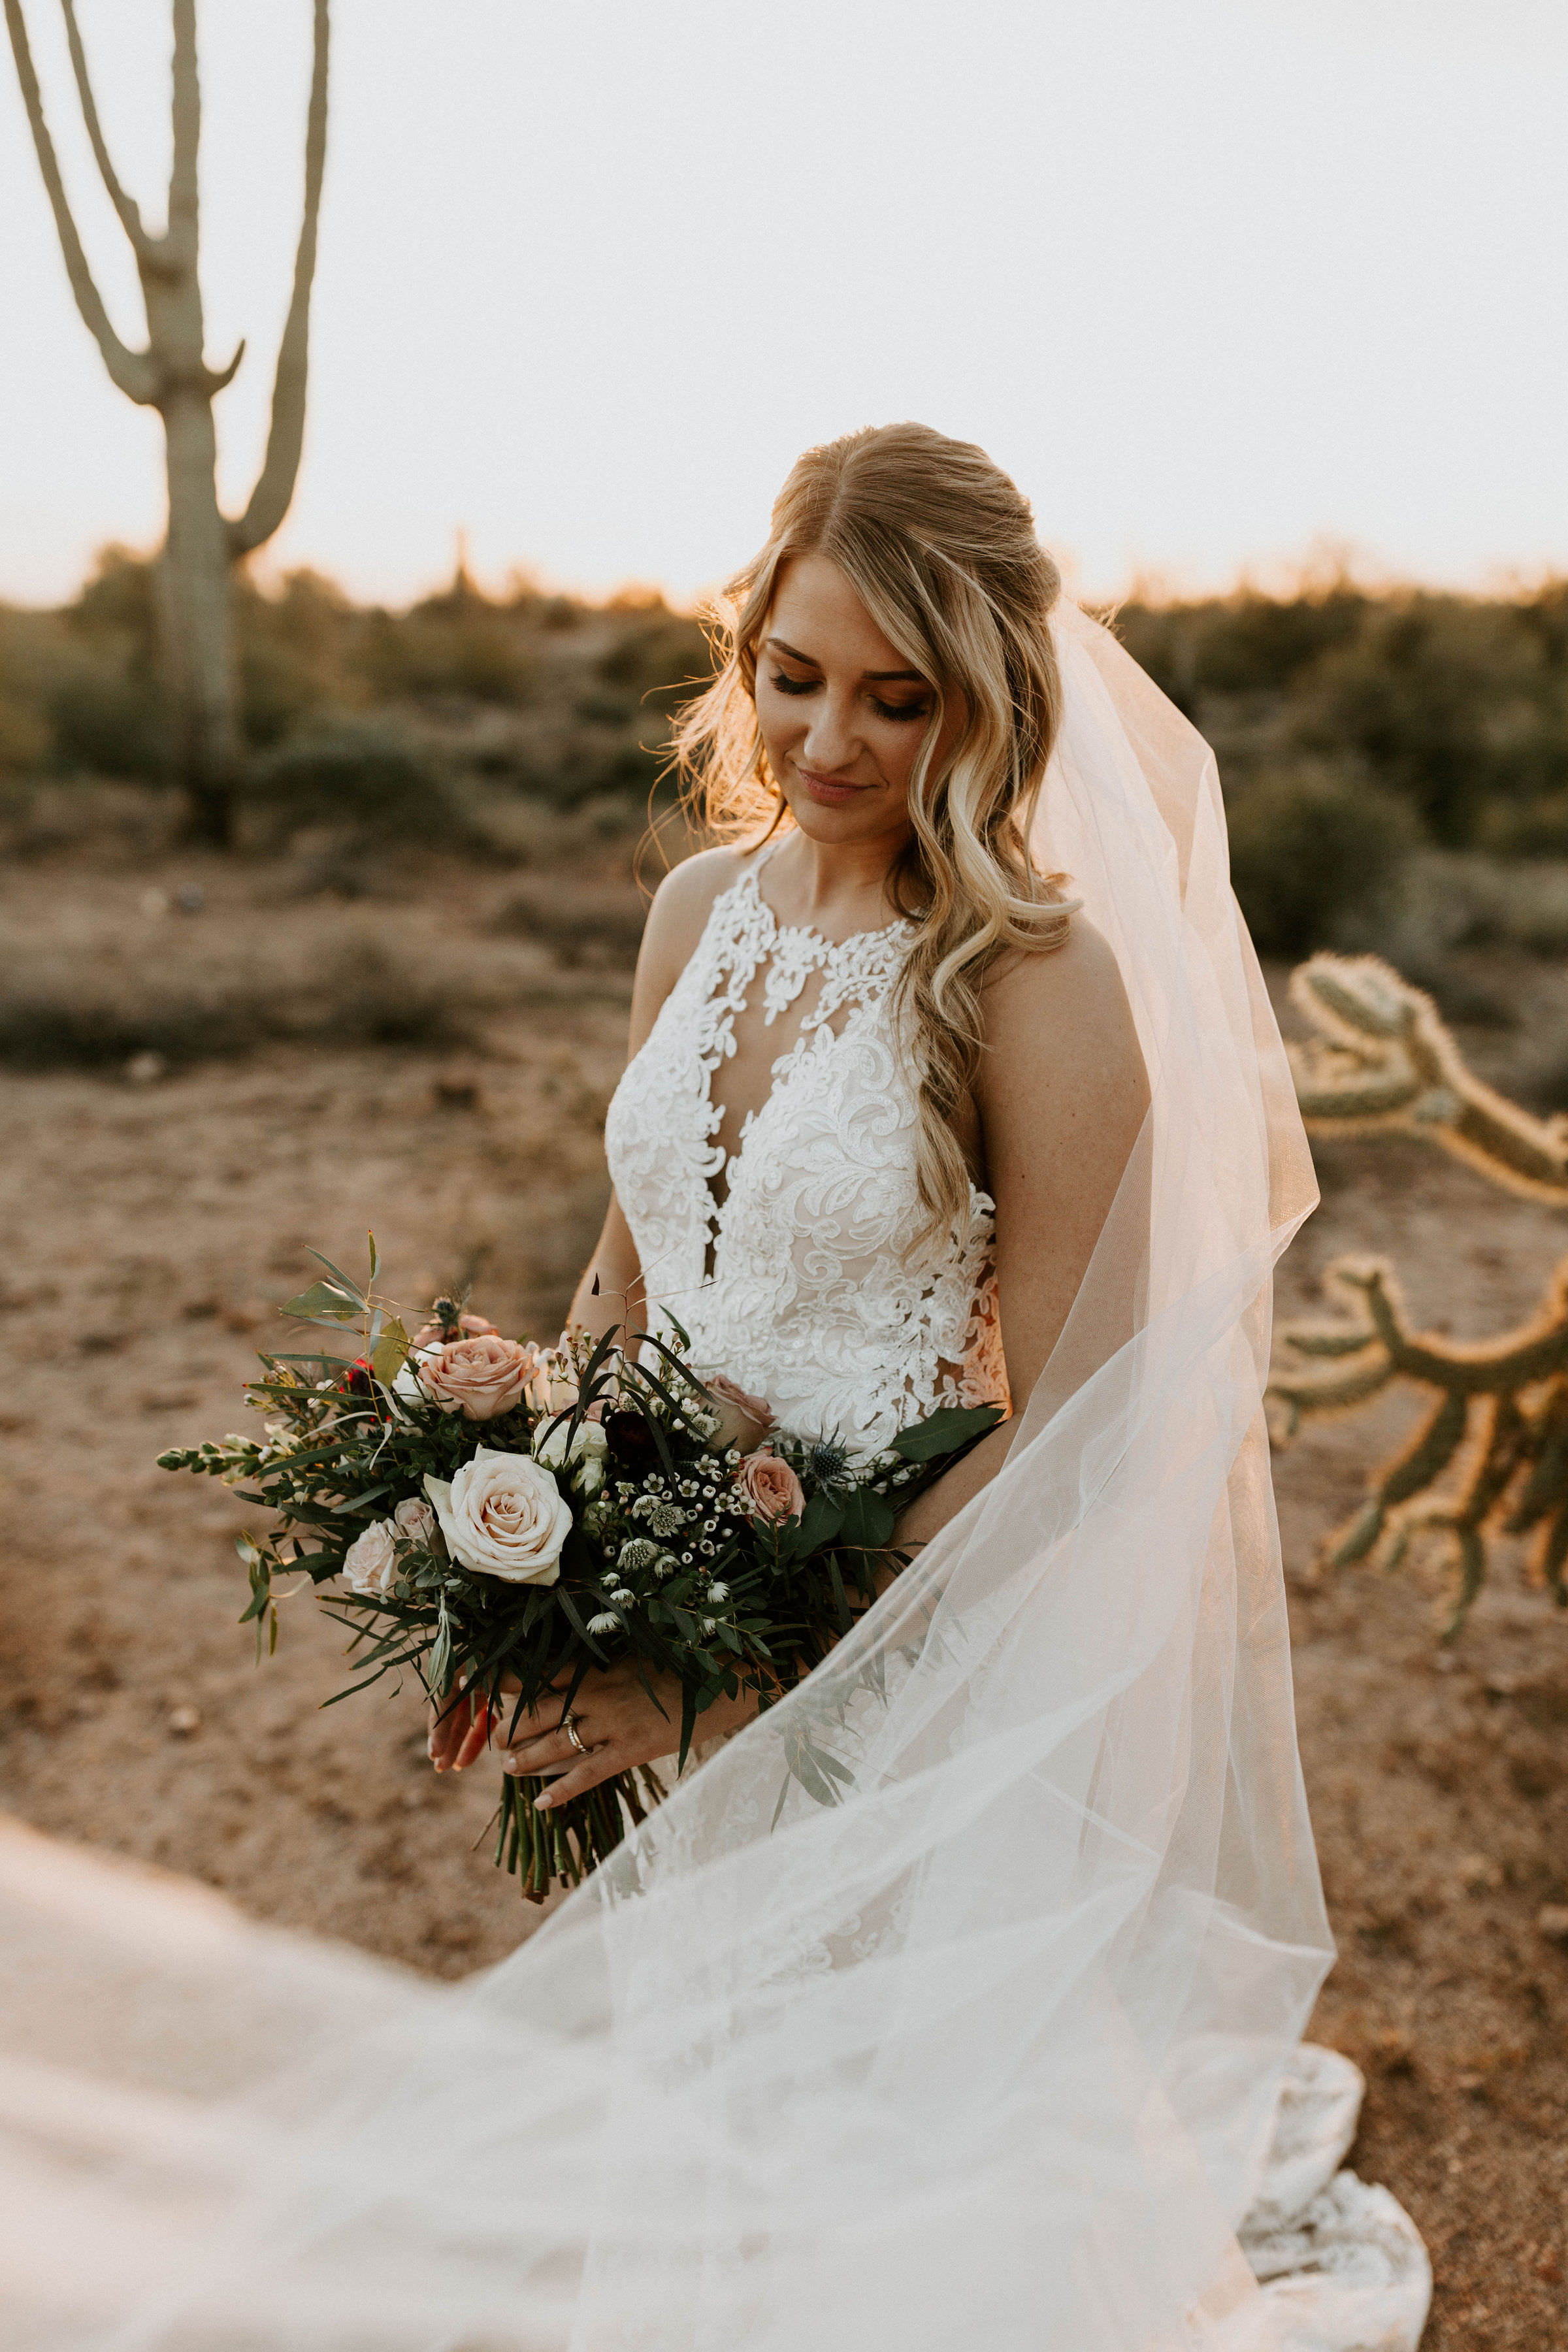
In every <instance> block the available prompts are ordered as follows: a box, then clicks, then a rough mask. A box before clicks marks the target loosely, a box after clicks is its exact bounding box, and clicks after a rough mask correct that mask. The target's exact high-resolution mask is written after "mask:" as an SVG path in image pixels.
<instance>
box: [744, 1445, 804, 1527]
mask: <svg viewBox="0 0 1568 2352" xmlns="http://www.w3.org/2000/svg"><path fill="white" fill-rule="evenodd" d="M735 1487H736V1491H737V1493H738V1494H739V1496H740V1498H741V1508H742V1510H743V1511H744V1512H746V1514H747V1515H748V1517H751V1518H753V1519H798V1518H799V1517H800V1515H801V1513H802V1512H803V1511H804V1510H805V1495H804V1493H803V1492H802V1491H801V1484H800V1480H799V1479H798V1478H797V1477H796V1476H795V1472H794V1471H793V1470H792V1469H791V1468H790V1466H789V1464H788V1463H787V1462H781V1461H780V1460H779V1457H778V1455H777V1454H773V1453H770V1452H769V1451H768V1449H767V1447H766V1446H763V1447H762V1448H761V1449H760V1450H759V1451H758V1452H757V1453H755V1454H747V1456H746V1458H745V1460H744V1461H743V1462H742V1465H741V1466H740V1468H739V1469H738V1470H737V1471H736V1473H735Z"/></svg>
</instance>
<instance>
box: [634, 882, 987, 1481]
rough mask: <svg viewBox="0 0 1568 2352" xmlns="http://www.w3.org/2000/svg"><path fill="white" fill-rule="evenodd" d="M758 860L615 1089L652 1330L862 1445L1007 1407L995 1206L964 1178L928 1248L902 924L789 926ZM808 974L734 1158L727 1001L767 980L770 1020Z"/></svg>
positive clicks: (785, 1418)
mask: <svg viewBox="0 0 1568 2352" xmlns="http://www.w3.org/2000/svg"><path fill="white" fill-rule="evenodd" d="M766 855H767V853H766V852H764V853H763V857H764V858H765V856H766ZM762 864H763V858H758V859H754V860H753V861H752V863H751V864H750V865H749V866H747V868H746V870H745V872H744V873H743V874H742V877H741V878H740V880H739V881H737V882H735V883H734V884H732V885H731V887H730V888H729V889H728V890H725V891H724V892H723V893H722V894H721V896H720V898H717V899H716V900H715V902H714V905H713V908H712V911H711V912H710V915H709V918H708V922H707V926H706V928H705V929H704V931H703V933H702V937H701V939H700V941H699V943H698V946H697V949H696V951H695V953H694V954H693V955H692V957H691V960H690V961H689V963H688V964H687V966H686V969H685V970H684V971H683V972H682V973H681V975H680V978H679V980H678V981H677V982H676V984H675V986H674V988H673V989H672V990H671V991H670V993H669V995H668V997H667V998H666V1000H665V1003H664V1004H663V1006H662V1007H661V1009H660V1011H659V1014H658V1020H657V1021H656V1022H655V1024H654V1026H653V1029H652V1032H651V1034H649V1036H648V1039H647V1043H646V1045H644V1046H643V1047H642V1050H641V1051H640V1053H638V1054H637V1055H636V1056H635V1057H634V1058H633V1060H632V1061H631V1063H630V1064H629V1065H628V1066H627V1068H626V1075H625V1076H623V1078H622V1080H621V1083H620V1085H619V1086H618V1087H617V1088H616V1093H615V1097H614V1099H613V1100H612V1102H611V1104H610V1109H609V1115H608V1118H607V1119H606V1121H605V1149H606V1152H607V1154H608V1158H609V1163H610V1173H611V1176H612V1178H613V1179H614V1181H615V1185H616V1192H617V1194H618V1196H619V1199H620V1203H621V1207H622V1209H623V1210H624V1211H625V1213H626V1222H627V1223H628V1224H629V1225H630V1227H631V1231H632V1236H633V1239H634V1240H635V1242H636V1244H637V1255H638V1258H639V1260H640V1263H641V1265H642V1270H643V1280H644V1284H645V1286H646V1288H647V1298H648V1313H649V1320H650V1324H651V1325H652V1326H653V1327H654V1328H657V1318H658V1314H659V1310H660V1308H665V1309H667V1310H668V1312H669V1313H671V1314H673V1315H675V1316H676V1317H677V1318H679V1321H680V1323H681V1324H682V1325H683V1326H684V1328H686V1330H687V1331H688V1332H689V1334H690V1336H691V1340H692V1352H693V1356H694V1359H695V1360H696V1362H697V1364H698V1365H699V1367H700V1369H701V1370H704V1371H708V1372H727V1373H728V1374H729V1375H730V1377H731V1379H732V1380H736V1381H740V1382H741V1383H742V1386H743V1387H745V1388H747V1389H750V1390H752V1391H756V1392H758V1393H761V1394H763V1395H765V1396H766V1397H767V1398H768V1400H769V1402H771V1403H772V1405H773V1409H774V1411H775V1412H776V1413H777V1414H778V1417H779V1421H780V1423H781V1424H782V1425H783V1426H784V1428H786V1429H790V1430H794V1431H796V1432H799V1433H803V1434H804V1433H812V1434H815V1433H818V1432H821V1433H837V1434H838V1435H839V1436H840V1437H842V1438H843V1439H844V1440H845V1441H846V1442H847V1444H851V1445H852V1446H854V1447H856V1448H858V1449H861V1448H874V1447H876V1446H879V1445H882V1444H886V1443H887V1441H888V1439H889V1437H891V1436H892V1435H893V1434H894V1433H895V1432H896V1431H897V1430H898V1429H900V1427H901V1426H902V1425H903V1424H904V1423H907V1422H910V1421H913V1420H917V1419H919V1418H920V1417H921V1415H922V1414H924V1413H927V1412H931V1410H932V1409H933V1407H934V1406H936V1405H937V1404H939V1403H964V1404H989V1403H1005V1402H1006V1398H1007V1379H1006V1370H1005V1363H1004V1360H1003V1355H1002V1341H1001V1331H1000V1328H999V1325H998V1321H997V1313H996V1284H995V1277H994V1270H993V1265H992V1247H993V1237H994V1223H993V1217H994V1208H993V1203H992V1202H991V1200H990V1199H989V1197H988V1196H987V1195H986V1194H985V1193H984V1192H979V1191H977V1190H976V1188H975V1187H974V1186H973V1184H972V1185H971V1186H970V1191H969V1209H968V1214H967V1218H966V1220H965V1221H964V1223H963V1229H962V1230H958V1229H957V1228H956V1227H955V1229H954V1230H953V1231H952V1232H951V1233H950V1234H947V1235H945V1236H939V1237H936V1238H935V1239H933V1240H931V1241H928V1242H926V1243H924V1244H921V1242H920V1240H919V1235H920V1230H921V1224H922V1223H923V1212H922V1210H921V1201H920V1194H919V1190H918V1187H917V1183H916V1177H915V1135H916V1121H917V1115H918V1110H917V1101H916V1097H915V1093H914V1088H913V1087H912V1085H911V1083H910V1077H909V1075H908V1073H907V1070H906V1067H905V1065H904V1062H903V1060H902V1058H901V1056H900V1054H899V1052H898V1050H897V1045H896V1041H895V1038H894V1034H893V1017H894V1015H893V1005H892V1001H891V994H892V988H893V983H894V982H895V981H896V979H897V978H898V974H899V970H900V965H901V963H902V961H903V957H904V954H905V952H906V950H907V948H908V944H909V939H910V925H909V924H908V923H903V922H900V923H894V924H892V925H890V926H889V928H888V929H885V930H880V931H860V932H858V933H857V934H856V935H855V937H854V938H852V939H848V940H841V941H838V942H837V943H836V942H833V941H830V940H826V939H824V938H823V937H822V935H821V934H820V932H817V931H814V930H809V929H804V928H801V927H797V926H793V925H790V926H786V925H784V924H781V923H779V922H778V920H777V919H776V918H775V917H774V915H773V910H772V909H771V908H770V907H769V906H768V904H767V901H766V900H765V899H764V898H763V895H762V893H761V891H760V889H759V888H758V886H757V876H758V872H759V869H760V866H762ZM813 981H816V982H817V987H816V995H815V998H814V1000H813V1001H811V1003H810V1004H809V1009H808V1010H806V1012H805V1014H804V1017H803V1018H801V1020H800V1023H799V1028H798V1033H797V1034H796V1036H795V1042H794V1044H793V1045H790V1046H789V1048H788V1050H787V1051H786V1052H784V1053H783V1054H782V1055H780V1056H779V1058H778V1059H777V1060H776V1061H775V1062H774V1063H773V1089H772V1092H771V1093H770V1094H769V1096H768V1097H767V1099H766V1101H765V1102H764V1103H763V1105H762V1106H761V1108H759V1109H757V1110H755V1111H753V1112H752V1113H751V1114H750V1115H749V1116H748V1117H747V1118H746V1120H745V1122H744V1125H743V1126H742V1130H741V1135H740V1139H739V1142H738V1145H737V1148H736V1150H734V1151H732V1152H730V1153H726V1151H725V1150H724V1148H723V1146H722V1145H721V1143H720V1142H719V1141H718V1140H717V1138H718V1135H719V1131H720V1129H721V1124H722V1118H723V1111H722V1106H721V1103H718V1102H716V1101H715V1099H714V1093H713V1079H714V1075H715V1073H716V1072H717V1071H718V1070H719V1069H720V1068H721V1066H722V1064H723V1063H724V1061H725V1060H726V1058H727V1057H728V1056H729V1055H732V1054H733V1052H734V1050H735V1044H734V1025H735V1021H736V1018H737V1015H738V1014H740V1013H742V1012H743V1011H744V1009H745V1008H746V1006H747V1004H748V1003H750V1002H751V1001H752V992H753V991H754V990H755V989H756V988H757V987H758V986H760V987H761V989H762V992H763V1020H764V1022H765V1024H767V1025H769V1026H772V1024H773V1023H774V1022H775V1021H777V1020H778V1018H779V1016H780V1015H781V1014H783V1013H786V1012H787V1011H788V1010H789V1009H790V1008H791V1007H793V1006H794V1005H795V1003H796V1002H797V1000H800V999H801V998H802V997H803V995H804V993H805V991H806V989H807V986H808V984H809V983H810V982H813ZM716 1178H718V1179H720V1180H721V1182H722V1188H723V1189H722V1198H721V1199H720V1198H719V1197H718V1196H717V1195H716V1193H715V1191H714V1189H713V1188H714V1180H715V1179H716Z"/></svg>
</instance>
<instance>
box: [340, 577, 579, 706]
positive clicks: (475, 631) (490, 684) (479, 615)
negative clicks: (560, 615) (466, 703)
mask: <svg viewBox="0 0 1568 2352" xmlns="http://www.w3.org/2000/svg"><path fill="white" fill-rule="evenodd" d="M525 610H526V608H525ZM354 658H355V661H356V664H357V667H358V668H359V670H360V673H361V675H362V676H363V678H364V680H365V682H366V684H367V685H368V686H369V687H370V688H371V689H372V690H373V691H374V693H376V694H380V695H384V696H386V697H388V698H398V697H402V696H407V697H412V698H418V697H421V696H431V695H438V696H446V695H460V696H464V697H467V698H471V699H472V700H474V701H478V702H500V703H520V702H526V701H527V700H528V699H529V698H530V696H531V693H532V692H533V690H534V687H535V685H536V682H537V676H538V664H537V662H536V660H535V658H534V656H533V655H532V653H531V650H530V648H529V646H528V644H527V642H526V636H525V630H524V614H522V613H520V612H518V611H517V610H514V609H511V608H509V607H508V606H505V605H500V604H492V603H491V602H490V601H489V598H488V597H485V596H481V595H480V594H479V591H478V590H477V589H476V588H474V587H473V586H472V585H471V583H468V581H467V580H466V579H465V578H464V577H463V576H462V575H461V574H459V576H458V580H457V581H456V582H454V583H453V585H452V586H451V587H450V588H449V589H447V591H446V592H445V593H443V594H441V595H439V596H429V597H426V599H425V601H424V603H423V604H416V605H415V606H414V607H413V609H412V610H411V611H409V612H407V613H401V614H394V613H387V612H381V611H377V612H374V613H373V614H370V615H369V616H368V621H367V625H366V627H365V629H364V631H363V635H362V637H361V640H360V643H359V646H358V648H357V651H356V654H355V656H354Z"/></svg>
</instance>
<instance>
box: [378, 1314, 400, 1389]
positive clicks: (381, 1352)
mask: <svg viewBox="0 0 1568 2352" xmlns="http://www.w3.org/2000/svg"><path fill="white" fill-rule="evenodd" d="M409 1345H410V1342H409V1338H408V1334H407V1332H406V1331H405V1329H404V1328H403V1320H402V1318H401V1317H400V1316H397V1315H395V1316H394V1317H393V1318H392V1320H391V1321H390V1322H389V1323H388V1325H387V1327H386V1328H385V1330H384V1332H383V1333H382V1335H381V1337H380V1339H378V1340H377V1341H376V1343H375V1345H374V1348H373V1349H371V1351H370V1368H371V1370H372V1371H373V1372H374V1374H375V1377H376V1379H377V1380H378V1381H380V1382H381V1384H382V1386H383V1387H384V1388H390V1387H391V1386H392V1383H393V1381H395V1379H396V1378H397V1375H398V1373H399V1372H400V1371H401V1370H403V1367H404V1365H405V1363H406V1362H407V1361H408V1350H409Z"/></svg>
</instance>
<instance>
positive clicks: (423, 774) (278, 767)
mask: <svg viewBox="0 0 1568 2352" xmlns="http://www.w3.org/2000/svg"><path fill="white" fill-rule="evenodd" d="M247 801H248V804H249V808H250V809H251V811H252V812H253V813H255V814H257V815H258V817H259V818H260V820H261V823H262V826H263V829H264V830H265V831H268V832H270V833H271V834H273V835H275V836H276V835H289V834H293V833H298V832H300V831H301V830H303V829H304V828H305V827H307V826H312V827H313V826H327V827H331V828H335V829H341V830H343V831H346V832H350V833H353V835H358V836H363V837H365V838H370V839H378V840H403V841H420V840H434V839H437V838H438V837H441V836H443V835H452V834H455V833H457V832H459V831H460V826H459V825H458V823H457V819H456V814H455V810H454V807H453V803H452V801H451V797H450V795H449V793H447V790H446V788H445V785H444V783H443V781H442V779H441V777H440V776H439V775H438V773H437V771H436V768H435V766H434V765H433V763H432V762H431V761H430V760H429V758H428V757H427V756H426V753H425V752H424V751H422V750H421V749H420V748H419V746H418V745H417V744H416V743H415V742H413V741H412V740H410V739H409V738H408V737H407V736H406V735H405V734H403V733H401V732H400V731H398V730H395V729H394V728H391V727H389V726H387V725H386V724H385V723H384V722H377V721H374V720H359V719H338V720H337V721H335V722H334V723H333V724H331V725H330V726H323V727H321V728H320V729H318V730H313V731H311V732H310V733H307V734H303V735H300V736H295V737H291V738H290V739H289V740H288V741H286V742H284V743H282V744H280V745H279V747H278V749H277V750H275V751H269V752H267V753H265V754H264V755H263V756H262V757H261V758H260V759H258V760H257V761H253V763H252V766H251V770H250V774H249V778H248V781H247Z"/></svg>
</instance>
